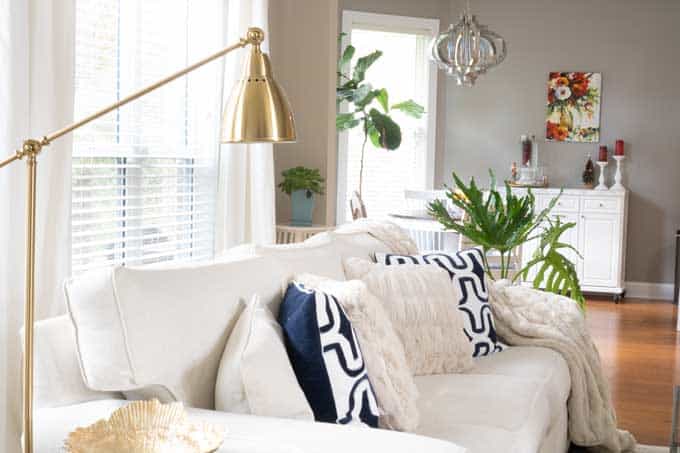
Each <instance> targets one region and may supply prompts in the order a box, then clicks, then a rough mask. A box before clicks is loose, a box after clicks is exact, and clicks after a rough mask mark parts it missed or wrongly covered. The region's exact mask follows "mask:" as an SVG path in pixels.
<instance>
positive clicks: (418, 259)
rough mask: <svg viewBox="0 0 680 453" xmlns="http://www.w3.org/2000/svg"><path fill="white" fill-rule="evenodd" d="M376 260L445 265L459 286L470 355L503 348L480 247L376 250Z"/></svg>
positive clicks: (387, 262)
mask: <svg viewBox="0 0 680 453" xmlns="http://www.w3.org/2000/svg"><path fill="white" fill-rule="evenodd" d="M376 260H377V261H378V263H382V264H386V265H395V264H436V265H438V266H439V267H441V268H443V269H445V270H446V271H447V272H448V273H449V276H450V277H451V282H452V283H453V284H454V285H456V286H457V287H458V289H459V290H460V294H461V298H460V300H459V301H458V309H459V310H460V311H461V312H462V313H463V314H464V316H463V325H464V329H463V330H464V331H465V335H466V336H467V337H468V339H469V340H470V342H471V343H472V345H473V347H474V351H473V354H472V356H473V357H480V356H485V355H489V354H491V353H492V352H498V351H502V350H503V349H505V348H506V346H505V345H504V344H503V343H501V342H500V341H499V340H498V336H497V335H496V328H495V326H494V322H493V315H492V314H491V306H490V305H489V291H488V289H487V287H486V281H485V275H484V266H483V265H482V262H483V261H482V251H481V250H479V249H476V248H473V249H467V250H461V251H459V252H456V253H442V252H438V253H428V254H426V255H393V254H384V253H376Z"/></svg>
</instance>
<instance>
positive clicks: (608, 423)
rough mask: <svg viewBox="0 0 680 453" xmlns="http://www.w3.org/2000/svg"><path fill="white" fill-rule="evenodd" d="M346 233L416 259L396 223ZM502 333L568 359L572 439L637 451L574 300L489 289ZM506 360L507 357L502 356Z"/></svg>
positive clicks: (500, 286) (360, 225)
mask: <svg viewBox="0 0 680 453" xmlns="http://www.w3.org/2000/svg"><path fill="white" fill-rule="evenodd" d="M339 230H340V232H343V231H344V232H367V233H369V234H371V235H372V236H374V237H376V238H377V239H379V240H381V241H383V242H384V243H385V244H387V245H388V247H390V248H391V249H392V251H393V252H394V253H399V254H415V253H417V247H416V245H415V243H414V242H413V240H411V238H410V237H408V235H407V234H406V232H405V231H404V230H403V229H401V228H400V227H399V226H397V225H395V224H393V223H390V222H379V221H371V220H367V219H363V220H361V221H357V222H353V223H350V224H347V225H343V226H342V227H340V228H339ZM489 287H490V303H491V307H492V310H493V315H494V321H495V323H496V331H497V332H498V334H499V335H500V336H501V338H503V340H504V341H505V342H506V343H508V344H510V345H514V346H542V347H545V348H549V349H552V350H554V351H556V352H558V353H560V354H561V355H562V357H563V358H564V360H565V361H566V362H567V365H568V366H569V373H570V375H571V394H570V396H569V401H568V402H567V410H568V413H569V439H570V440H571V441H572V442H573V443H574V444H576V445H580V446H584V447H591V448H592V450H593V451H599V452H611V453H623V452H633V451H635V444H636V441H635V438H634V437H633V435H632V434H630V433H629V432H628V431H624V430H619V429H617V427H616V415H615V413H614V408H613V407H612V404H611V397H610V390H609V385H608V384H607V381H606V378H605V377H604V375H603V372H602V365H601V363H600V355H599V353H598V351H597V348H596V346H595V344H594V343H593V340H592V338H591V337H590V333H589V332H588V329H587V326H586V323H585V319H584V317H583V314H582V313H581V311H580V310H579V308H578V306H577V305H576V303H574V301H573V300H571V299H568V298H566V297H562V296H558V295H555V294H551V293H546V292H542V291H537V290H534V289H531V288H525V287H520V286H511V285H510V284H509V282H507V281H504V282H497V283H492V284H490V285H489ZM501 354H502V353H501Z"/></svg>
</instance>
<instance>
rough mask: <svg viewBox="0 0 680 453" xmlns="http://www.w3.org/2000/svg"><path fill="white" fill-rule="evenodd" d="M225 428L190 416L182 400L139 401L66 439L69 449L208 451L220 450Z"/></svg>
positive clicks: (94, 452)
mask: <svg viewBox="0 0 680 453" xmlns="http://www.w3.org/2000/svg"><path fill="white" fill-rule="evenodd" d="M224 435H225V432H224V430H223V429H221V428H220V427H217V426H214V425H210V424H207V423H197V424H192V423H189V422H188V420H187V415H186V412H185V411H184V406H183V405H182V403H171V404H161V403H160V402H159V401H158V400H149V401H135V402H133V403H130V404H128V405H127V406H125V407H121V408H120V409H117V410H116V411H114V412H113V413H112V414H111V417H109V419H108V420H99V421H98V422H96V423H94V424H92V425H90V426H88V427H85V428H77V429H76V430H74V431H73V432H71V433H70V434H69V436H68V438H67V439H66V442H65V447H66V451H67V452H69V453H117V452H122V451H125V452H129V453H161V452H162V453H206V452H212V451H215V450H217V449H218V448H219V447H220V445H222V442H223V441H224Z"/></svg>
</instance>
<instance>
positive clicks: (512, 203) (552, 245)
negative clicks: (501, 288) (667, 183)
mask: <svg viewBox="0 0 680 453" xmlns="http://www.w3.org/2000/svg"><path fill="white" fill-rule="evenodd" d="M489 174H490V177H491V183H490V189H489V191H488V192H487V193H485V192H484V191H483V190H481V189H480V188H479V187H478V186H477V184H476V182H475V180H474V178H472V179H471V180H470V184H469V185H466V184H465V183H464V182H463V181H462V180H461V179H460V178H459V177H458V175H456V173H453V180H454V182H455V188H448V187H447V189H448V190H447V198H448V199H449V200H450V201H451V203H452V204H453V205H454V206H456V207H458V208H460V209H461V210H462V211H463V212H464V214H465V215H464V216H463V220H462V221H461V220H458V219H454V218H453V217H452V216H451V213H450V212H449V210H448V209H447V207H446V204H445V202H444V200H435V201H433V202H431V203H430V205H429V212H430V215H432V216H433V217H434V218H435V219H437V220H438V221H439V222H440V223H441V224H442V225H443V226H444V227H445V228H446V229H447V230H452V231H455V232H457V233H459V234H461V235H463V236H465V237H467V238H469V239H470V240H471V241H473V242H474V243H476V244H477V245H479V246H480V247H481V248H482V251H483V253H482V256H483V260H484V263H483V265H484V268H485V271H486V274H487V275H488V276H489V277H490V278H491V279H495V276H494V274H493V273H492V272H491V270H490V267H489V263H488V260H487V258H486V255H487V254H488V253H489V252H490V251H492V250H495V251H498V252H499V254H500V270H499V277H500V278H508V276H509V274H510V269H511V262H510V261H511V253H512V251H513V250H514V249H516V248H518V247H520V246H522V244H524V243H525V242H528V241H531V240H534V239H537V240H539V247H538V250H537V251H536V253H535V255H534V256H533V257H532V259H531V260H530V262H528V263H527V265H526V266H525V267H524V268H523V269H521V270H520V271H519V272H518V273H517V274H515V276H514V277H513V281H516V280H517V279H518V278H520V277H524V278H527V276H528V272H529V270H530V269H531V268H533V267H534V266H539V270H538V273H537V275H536V277H535V279H534V281H533V285H534V287H536V288H538V287H540V286H541V285H542V284H544V285H545V289H546V290H547V291H551V292H554V293H558V294H563V295H566V294H569V295H570V296H571V297H572V298H574V299H575V300H576V301H577V302H578V303H579V305H581V306H582V305H583V303H584V300H583V295H582V293H581V290H580V286H579V282H578V277H577V276H576V272H575V268H574V265H573V263H571V262H570V261H569V260H568V259H567V258H566V257H565V256H564V255H562V254H561V253H560V252H561V250H563V249H565V248H570V249H572V250H573V248H571V247H570V246H569V245H567V244H563V243H561V242H559V238H560V236H561V235H562V234H563V233H564V232H565V231H566V230H568V229H569V228H573V227H574V224H573V223H561V222H559V220H557V221H553V220H551V219H550V217H549V214H550V211H551V210H552V209H553V208H554V207H555V204H556V203H557V201H558V199H559V197H560V196H561V195H562V192H561V191H560V193H559V194H558V195H557V196H556V197H554V198H553V199H552V200H550V202H549V203H548V206H547V207H546V208H545V209H542V210H540V211H538V212H536V199H535V197H534V195H533V193H532V192H531V190H528V191H527V193H526V195H517V194H515V193H513V192H512V190H511V188H510V186H509V185H508V184H507V183H506V184H505V193H504V195H501V193H500V192H498V191H497V190H496V178H495V176H494V174H493V172H492V171H489Z"/></svg>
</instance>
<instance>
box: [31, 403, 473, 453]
mask: <svg viewBox="0 0 680 453" xmlns="http://www.w3.org/2000/svg"><path fill="white" fill-rule="evenodd" d="M125 404H127V402H126V401H115V400H104V401H94V402H91V403H84V404H77V405H74V406H66V407H60V408H54V409H41V410H39V411H37V413H36V416H35V431H36V432H37V433H40V435H39V436H35V443H36V445H35V451H39V452H57V451H61V450H62V449H63V446H64V439H65V438H66V437H67V436H68V433H69V432H70V431H72V430H73V429H75V428H76V427H78V426H87V425H89V424H91V423H94V422H95V421H97V420H99V419H101V418H107V417H108V416H109V415H110V414H111V412H113V411H114V410H116V409H118V408H119V407H122V406H124V405H125ZM187 412H188V415H189V418H190V419H191V420H192V421H194V422H201V421H203V422H208V423H212V424H216V425H220V426H222V427H224V428H225V429H226V431H227V433H228V434H227V439H226V442H225V444H224V445H223V446H222V448H220V449H219V450H218V452H217V453H233V452H240V453H265V452H266V453H271V452H277V453H318V452H320V451H322V452H324V453H347V452H382V451H386V452H390V453H415V452H427V453H466V452H465V449H464V448H462V447H459V446H457V445H454V444H452V443H450V442H446V441H442V440H437V439H431V438H427V437H422V436H417V435H413V434H405V433H400V432H396V431H388V430H382V429H364V428H360V427H352V426H337V425H332V424H330V423H314V422H307V421H299V420H286V419H282V418H269V417H256V416H253V415H239V414H230V413H226V412H216V411H207V410H201V409H193V408H188V409H187Z"/></svg>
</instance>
